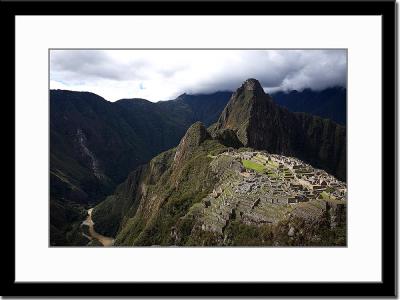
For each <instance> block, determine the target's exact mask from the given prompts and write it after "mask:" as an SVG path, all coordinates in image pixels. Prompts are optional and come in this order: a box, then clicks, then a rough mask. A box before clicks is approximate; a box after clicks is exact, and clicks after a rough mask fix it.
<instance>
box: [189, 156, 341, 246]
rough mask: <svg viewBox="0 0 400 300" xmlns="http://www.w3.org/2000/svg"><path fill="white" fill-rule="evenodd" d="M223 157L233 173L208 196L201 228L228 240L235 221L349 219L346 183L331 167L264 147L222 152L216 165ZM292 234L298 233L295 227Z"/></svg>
mask: <svg viewBox="0 0 400 300" xmlns="http://www.w3.org/2000/svg"><path fill="white" fill-rule="evenodd" d="M219 160H230V168H229V171H228V172H229V176H227V178H226V179H224V180H222V182H221V183H220V184H219V185H218V186H217V187H215V188H214V190H213V192H212V193H210V194H209V195H208V196H207V197H205V198H204V199H203V200H202V204H203V207H204V208H203V211H202V214H201V217H200V218H199V219H198V222H197V224H196V227H197V229H196V230H202V231H210V232H213V233H215V234H216V236H217V237H219V239H220V240H221V241H225V242H227V240H226V235H225V231H226V229H227V228H229V224H230V222H239V223H242V224H245V225H250V226H257V227H260V226H263V225H266V224H271V225H277V224H279V223H280V222H281V221H284V220H287V219H290V218H296V217H297V218H300V219H303V220H307V221H318V220H320V219H321V218H323V217H324V215H325V214H329V216H330V218H329V220H328V223H329V227H330V228H332V229H334V228H336V227H337V226H341V225H343V224H345V222H346V220H345V210H346V191H347V188H346V184H345V183H343V182H341V181H338V180H337V179H336V178H335V177H333V176H331V175H329V174H328V173H326V172H325V171H322V170H317V169H313V168H312V167H311V166H309V165H307V164H305V163H303V162H302V161H300V160H298V159H296V158H291V157H285V156H280V155H274V154H268V153H266V152H258V151H245V152H238V151H232V150H231V151H227V152H224V153H221V154H219V155H218V156H215V157H214V158H213V161H212V162H211V163H210V165H211V167H212V166H217V165H220V164H219V163H218V161H219ZM232 170H235V172H232ZM289 233H290V234H289ZM288 234H289V236H290V235H294V234H295V229H294V228H293V229H289V231H288Z"/></svg>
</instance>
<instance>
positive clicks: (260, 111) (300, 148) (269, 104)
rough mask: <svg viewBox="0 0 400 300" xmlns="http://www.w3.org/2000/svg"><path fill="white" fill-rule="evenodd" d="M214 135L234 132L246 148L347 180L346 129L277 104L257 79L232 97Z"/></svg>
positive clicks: (247, 83)
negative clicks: (288, 158) (301, 162)
mask: <svg viewBox="0 0 400 300" xmlns="http://www.w3.org/2000/svg"><path fill="white" fill-rule="evenodd" d="M212 128H213V135H214V136H217V135H218V134H220V132H222V131H223V130H226V129H230V130H233V131H234V132H235V133H236V135H237V137H238V139H239V140H240V142H241V143H242V144H243V145H244V146H245V147H252V148H255V149H263V150H267V151H268V152H271V153H276V154H281V155H287V156H295V157H298V158H300V159H302V160H304V161H306V162H309V163H310V164H312V165H313V166H314V167H318V168H322V169H324V170H326V171H328V172H329V173H331V174H333V175H335V176H337V177H338V178H339V179H341V180H345V179H346V129H345V127H343V126H340V125H338V124H336V123H334V122H332V121H329V120H327V119H322V118H319V117H315V116H311V115H307V114H305V113H292V112H289V111H288V110H287V109H285V108H282V107H280V106H278V105H276V104H275V103H274V102H273V101H272V98H271V97H270V96H269V95H268V94H266V93H265V92H264V90H263V89H262V87H261V85H260V83H259V82H258V81H257V80H255V79H248V80H246V81H245V82H244V83H243V85H242V86H241V87H240V88H239V89H238V90H237V91H236V92H235V93H234V94H233V95H232V97H231V99H230V101H229V102H228V104H227V106H226V107H225V109H224V111H223V112H222V114H221V116H220V118H219V120H218V121H217V123H216V125H214V126H213V127H212Z"/></svg>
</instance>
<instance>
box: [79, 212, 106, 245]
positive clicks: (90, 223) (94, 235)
mask: <svg viewBox="0 0 400 300" xmlns="http://www.w3.org/2000/svg"><path fill="white" fill-rule="evenodd" d="M92 211H93V208H91V209H88V216H87V218H86V220H85V221H83V222H82V225H86V226H88V228H89V235H90V236H89V238H91V239H96V240H98V241H99V242H100V243H101V244H102V245H103V246H104V247H110V246H112V245H113V244H114V239H113V238H110V237H106V236H104V235H101V234H99V233H97V232H96V231H95V230H94V226H93V225H94V222H93V220H92ZM84 235H85V234H84ZM85 236H87V235H85Z"/></svg>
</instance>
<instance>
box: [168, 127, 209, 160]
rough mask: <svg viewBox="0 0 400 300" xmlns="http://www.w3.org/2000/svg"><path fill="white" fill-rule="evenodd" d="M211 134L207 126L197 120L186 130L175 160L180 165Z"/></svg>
mask: <svg viewBox="0 0 400 300" xmlns="http://www.w3.org/2000/svg"><path fill="white" fill-rule="evenodd" d="M209 137H210V135H209V133H208V131H207V129H206V127H205V126H204V125H203V123H201V122H196V123H194V124H193V125H192V126H190V127H189V129H188V130H187V131H186V134H185V136H184V137H183V138H182V140H181V142H180V143H179V145H178V148H177V149H176V153H175V157H174V162H175V163H176V165H178V164H179V163H180V162H181V161H183V160H184V159H186V157H188V156H189V155H190V153H192V152H193V151H194V150H195V148H197V147H198V146H199V145H200V144H201V143H203V142H204V141H205V140H206V139H207V138H209Z"/></svg>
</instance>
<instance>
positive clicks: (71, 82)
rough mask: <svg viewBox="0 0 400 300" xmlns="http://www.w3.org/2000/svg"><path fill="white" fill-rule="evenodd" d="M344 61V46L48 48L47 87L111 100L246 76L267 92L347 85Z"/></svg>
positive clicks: (154, 96) (197, 88)
mask: <svg viewBox="0 0 400 300" xmlns="http://www.w3.org/2000/svg"><path fill="white" fill-rule="evenodd" d="M346 60H347V59H346V51H345V50H52V51H51V52H50V88H51V89H67V90H75V91H89V92H93V93H96V94H98V95H100V96H102V97H104V98H105V99H107V100H109V101H116V100H118V99H122V98H144V99H148V100H150V101H159V100H170V99H175V98H176V97H177V96H179V95H180V94H183V93H187V94H196V93H212V92H215V91H234V90H236V89H237V88H238V87H239V86H240V85H241V84H242V82H243V81H244V80H246V79H247V78H256V79H258V80H259V81H260V83H261V85H262V86H263V88H264V90H265V91H266V92H267V93H271V92H274V91H277V90H292V89H296V90H303V89H304V88H311V89H314V90H321V89H324V88H327V87H332V86H344V87H345V85H346V76H347V75H346V74H347V62H346Z"/></svg>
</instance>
